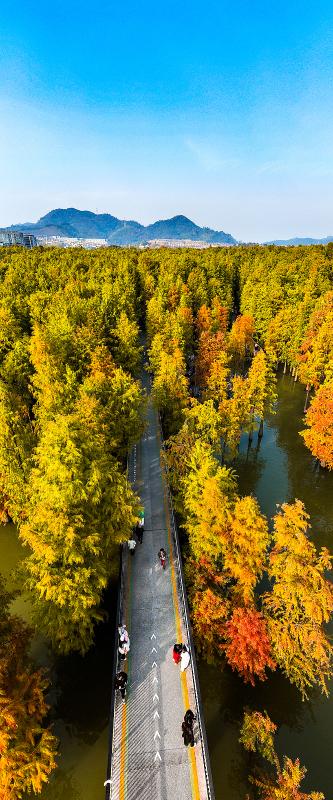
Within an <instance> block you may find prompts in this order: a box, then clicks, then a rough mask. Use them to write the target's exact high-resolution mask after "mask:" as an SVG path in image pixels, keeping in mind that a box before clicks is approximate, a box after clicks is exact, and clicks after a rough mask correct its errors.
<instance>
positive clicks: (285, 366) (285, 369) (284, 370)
mask: <svg viewBox="0 0 333 800" xmlns="http://www.w3.org/2000/svg"><path fill="white" fill-rule="evenodd" d="M286 372H287V360H285V362H284V367H283V374H284V375H285V374H286Z"/></svg>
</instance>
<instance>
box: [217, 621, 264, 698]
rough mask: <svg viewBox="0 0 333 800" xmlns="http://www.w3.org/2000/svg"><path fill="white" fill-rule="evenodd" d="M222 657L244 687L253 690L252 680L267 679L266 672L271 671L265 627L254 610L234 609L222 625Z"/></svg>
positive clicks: (253, 681)
mask: <svg viewBox="0 0 333 800" xmlns="http://www.w3.org/2000/svg"><path fill="white" fill-rule="evenodd" d="M226 640H227V643H226V647H225V653H226V658H227V661H228V664H230V666H231V667H232V669H233V670H237V672H239V674H240V675H241V676H242V678H243V680H244V681H245V683H251V684H252V686H254V683H255V678H256V677H258V678H259V679H260V680H261V681H263V680H265V679H266V678H267V675H266V669H267V668H269V669H275V667H276V664H275V662H274V660H273V658H272V652H271V645H270V640H269V636H268V630H267V624H266V621H265V619H264V617H263V615H262V614H261V613H260V612H259V611H257V610H256V609H255V608H235V610H234V611H233V614H232V617H231V619H230V620H229V622H227V624H226Z"/></svg>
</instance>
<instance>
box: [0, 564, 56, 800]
mask: <svg viewBox="0 0 333 800" xmlns="http://www.w3.org/2000/svg"><path fill="white" fill-rule="evenodd" d="M12 600H13V597H12V596H11V595H10V594H9V593H7V592H6V591H5V589H4V586H3V582H2V580H1V578H0V800H18V798H22V797H23V796H26V792H34V793H36V794H37V793H39V792H40V791H41V790H42V788H43V785H44V784H45V783H47V781H48V779H49V775H50V774H51V772H53V770H54V769H55V767H56V751H57V740H56V738H55V736H53V734H52V732H51V730H50V728H49V727H47V725H46V717H47V712H48V706H47V704H46V701H45V693H46V691H47V688H48V681H47V680H46V677H45V674H44V673H43V671H42V670H40V669H38V670H37V669H34V667H33V665H32V663H31V662H30V659H29V655H28V651H29V646H30V640H31V636H32V631H31V630H30V629H29V628H28V626H27V625H26V624H25V623H24V622H23V620H22V619H20V618H19V617H16V616H14V615H12V614H11V613H10V609H9V607H10V603H11V601H12Z"/></svg>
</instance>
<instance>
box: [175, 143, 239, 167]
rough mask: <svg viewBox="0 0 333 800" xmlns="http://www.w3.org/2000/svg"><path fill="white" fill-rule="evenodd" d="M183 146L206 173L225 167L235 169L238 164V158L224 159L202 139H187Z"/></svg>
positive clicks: (213, 147) (215, 148)
mask: <svg viewBox="0 0 333 800" xmlns="http://www.w3.org/2000/svg"><path fill="white" fill-rule="evenodd" d="M184 144H185V146H186V147H187V149H188V150H189V151H190V153H192V155H193V156H195V158H196V160H197V162H198V163H199V164H200V166H201V167H203V168H204V169H205V170H207V171H208V172H210V171H216V170H221V169H223V168H225V167H236V166H238V165H239V163H240V160H239V159H238V158H234V157H232V158H230V157H225V156H224V155H223V154H222V153H221V152H220V151H219V149H218V148H217V147H216V146H214V145H212V144H211V143H210V142H207V141H204V140H202V139H194V138H192V137H187V138H186V139H185V141H184Z"/></svg>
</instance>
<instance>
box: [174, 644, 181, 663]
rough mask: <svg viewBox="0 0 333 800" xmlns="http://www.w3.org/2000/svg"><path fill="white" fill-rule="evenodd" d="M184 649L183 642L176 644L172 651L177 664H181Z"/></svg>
mask: <svg viewBox="0 0 333 800" xmlns="http://www.w3.org/2000/svg"><path fill="white" fill-rule="evenodd" d="M182 651H183V645H182V644H174V646H173V651H172V658H173V660H174V662H175V664H179V662H180V659H181V655H182Z"/></svg>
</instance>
